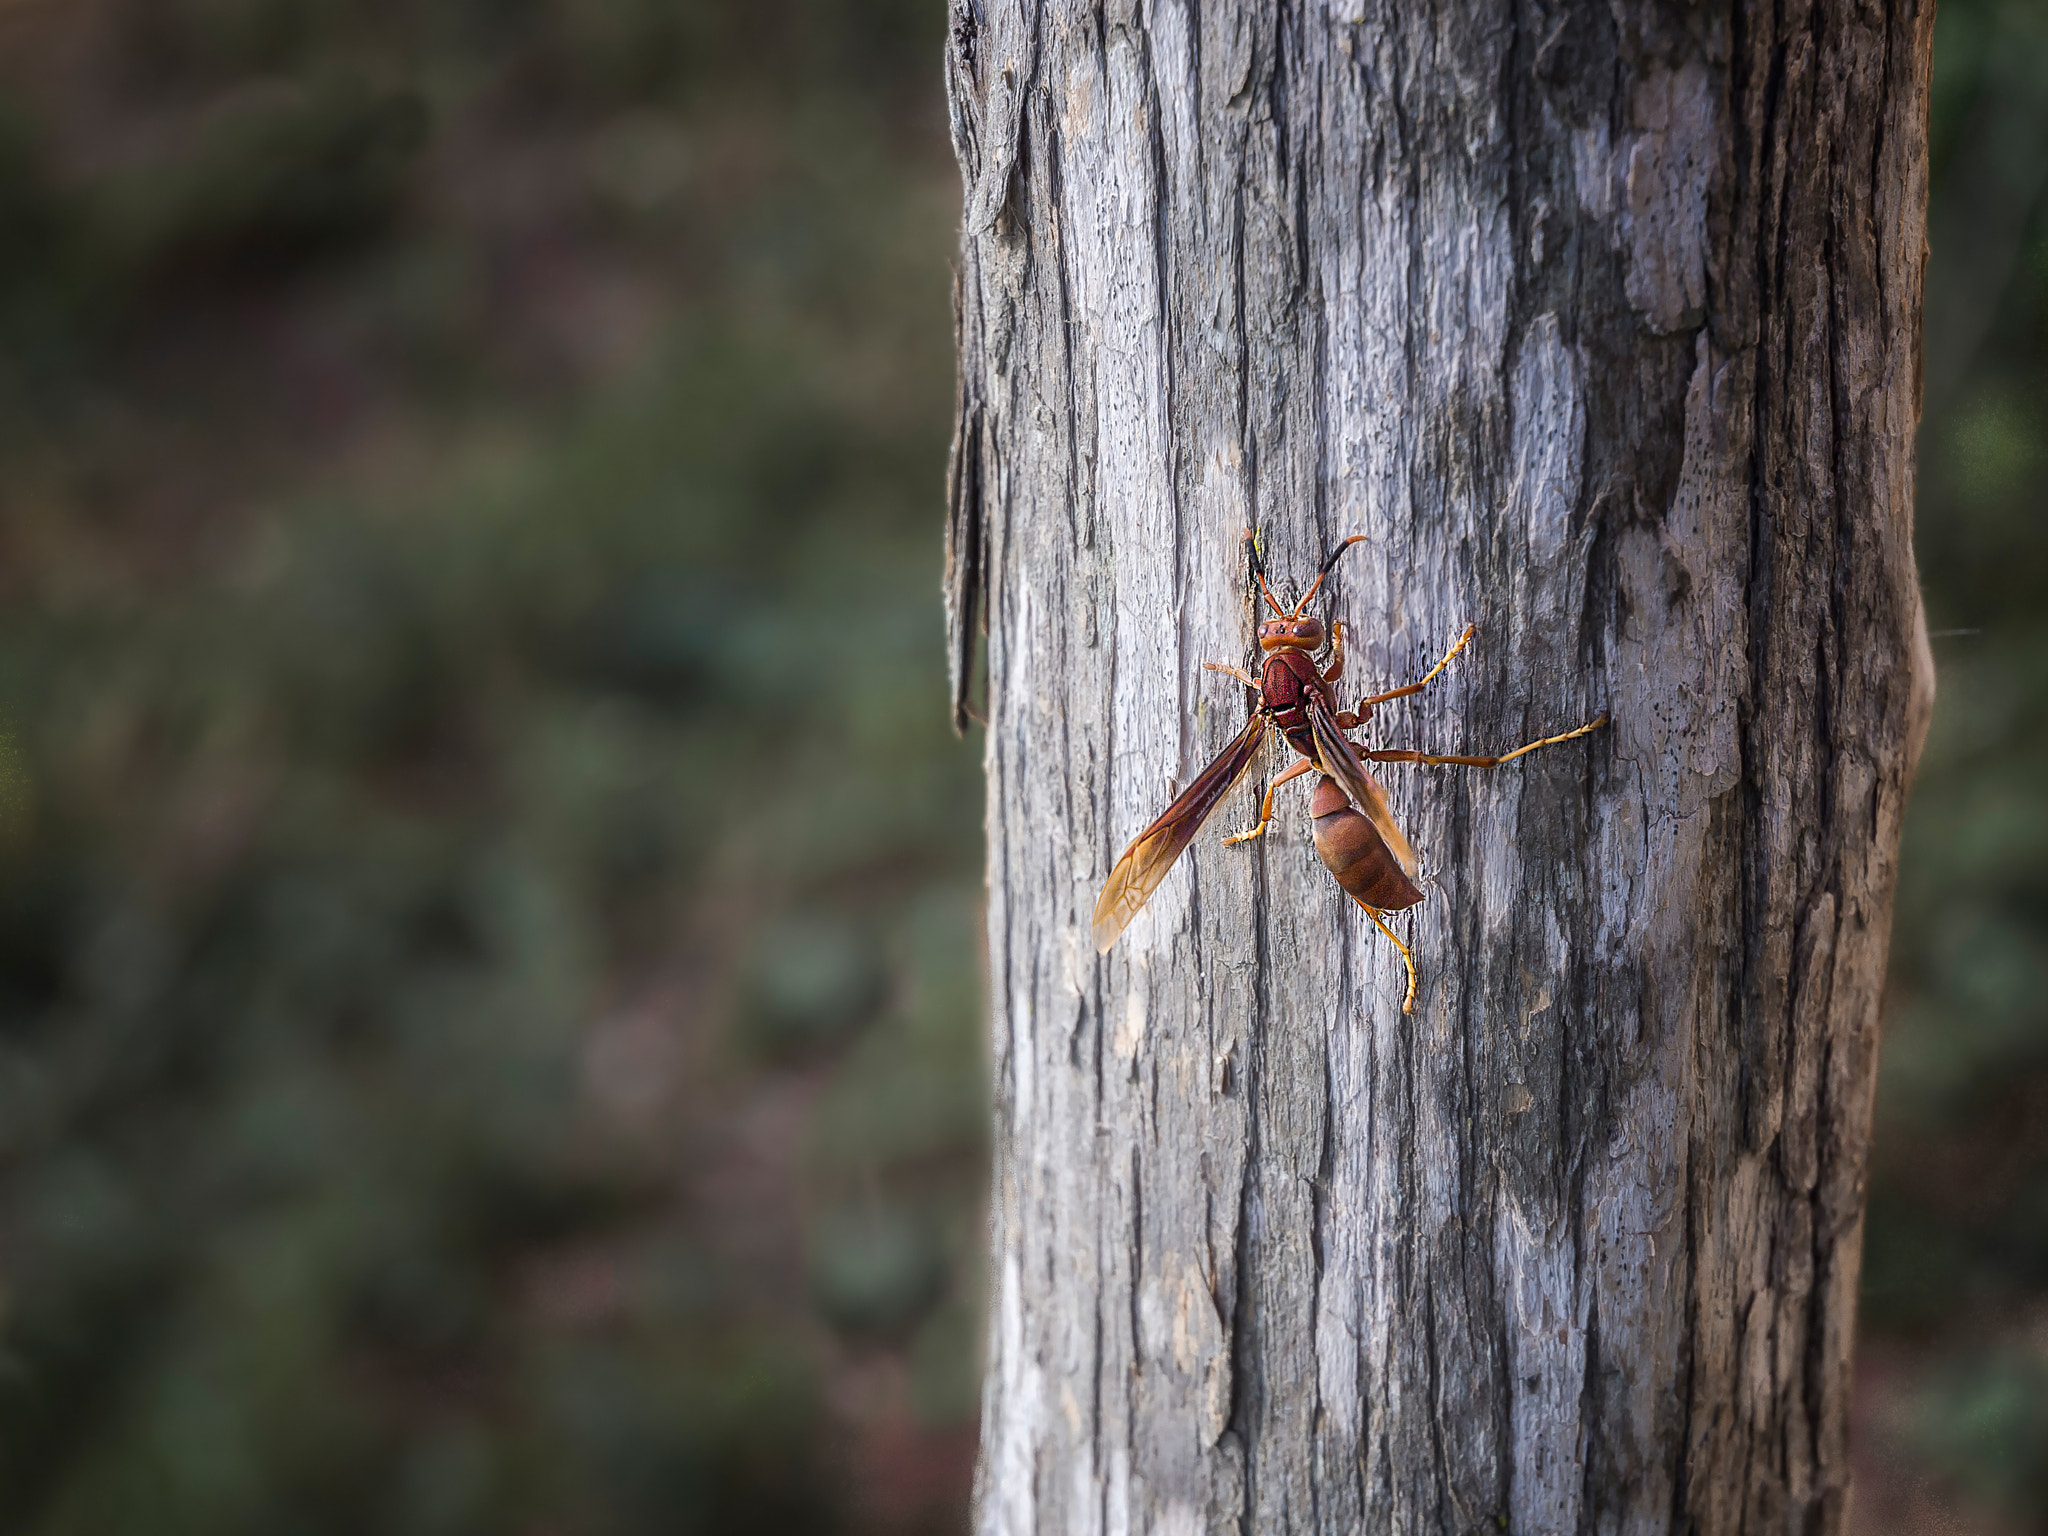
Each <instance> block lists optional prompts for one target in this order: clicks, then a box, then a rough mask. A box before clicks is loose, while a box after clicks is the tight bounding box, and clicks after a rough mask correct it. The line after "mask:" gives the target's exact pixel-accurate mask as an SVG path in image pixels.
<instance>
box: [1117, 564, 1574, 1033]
mask: <svg viewBox="0 0 2048 1536" xmlns="http://www.w3.org/2000/svg"><path fill="white" fill-rule="evenodd" d="M1364 537H1365V536H1364V535H1363V534H1353V535H1352V536H1351V537H1350V538H1348V539H1345V540H1344V541H1343V542H1342V543H1340V544H1339V545H1338V546H1337V547H1336V548H1335V549H1333V550H1331V551H1330V553H1329V556H1328V557H1327V558H1326V559H1325V560H1324V561H1323V564H1322V568H1321V569H1320V570H1319V571H1317V572H1316V579H1315V580H1314V581H1313V582H1311V583H1310V584H1309V588H1308V590H1307V591H1306V592H1304V593H1303V594H1302V595H1301V601H1299V602H1298V603H1296V604H1295V605H1294V606H1293V607H1292V608H1291V609H1290V608H1283V607H1282V606H1281V605H1280V600H1279V599H1278V598H1277V597H1275V596H1274V595H1273V589H1272V587H1271V586H1270V585H1269V584H1268V583H1267V581H1266V569H1265V562H1264V561H1263V560H1261V559H1260V557H1259V548H1258V543H1257V540H1256V539H1255V538H1254V536H1253V535H1252V534H1251V533H1246V535H1245V545H1246V548H1247V549H1248V550H1249V551H1250V553H1251V571H1252V576H1253V577H1254V579H1255V580H1256V581H1257V582H1258V584H1259V590H1260V591H1261V592H1263V593H1264V594H1265V598H1266V602H1267V604H1268V605H1269V606H1270V607H1271V608H1272V610H1273V614H1274V617H1272V618H1270V619H1267V620H1265V621H1263V622H1262V623H1261V624H1260V625H1259V633H1258V639H1259V649H1260V650H1261V651H1262V652H1264V654H1265V658H1266V659H1265V662H1264V663H1263V665H1262V666H1261V667H1260V670H1259V676H1258V677H1257V678H1256V679H1254V678H1253V677H1252V676H1251V675H1250V674H1249V673H1247V672H1245V671H1243V670H1242V669H1241V668H1238V667H1233V666H1227V665H1225V664H1224V663H1222V662H1215V661H1211V662H1205V663H1203V665H1204V666H1205V667H1206V668H1207V669H1208V670H1209V671H1211V672H1224V673H1228V674H1229V675H1230V676H1232V677H1234V678H1236V679H1237V680H1238V681H1239V682H1241V683H1243V684H1244V685H1245V686H1246V687H1247V688H1249V689H1251V690H1252V691H1253V692H1254V693H1255V694H1256V695H1257V696H1258V702H1257V705H1256V706H1255V707H1254V709H1253V711H1252V717H1251V719H1250V720H1249V721H1248V722H1246V724H1245V728H1244V729H1243V730H1242V731H1240V732H1238V734H1237V738H1236V739H1235V740H1234V741H1232V742H1231V743H1230V745H1229V746H1227V747H1225V748H1224V749H1223V750H1222V751H1221V752H1220V753H1218V754H1217V756H1216V759H1215V761H1214V762H1212V763H1210V764H1209V766H1208V767H1206V768H1204V769H1203V770H1202V771H1201V773H1199V774H1198V775H1196V777H1195V781H1194V782H1193V783H1192V784H1190V785H1189V786H1188V787H1187V789H1186V790H1184V791H1183V792H1182V793H1181V795H1180V797H1179V798H1178V799H1176V800H1175V801H1174V802H1173V804H1171V805H1169V806H1168V807H1167V808H1166V810H1165V812H1164V813H1163V814H1162V815H1161V816H1160V818H1159V819H1158V820H1157V821H1155V822H1153V823H1152V825H1151V826H1149V827H1147V828H1146V829H1145V830H1144V831H1142V832H1140V833H1139V834H1138V835H1137V836H1136V837H1135V838H1133V839H1132V840H1131V845H1130V846H1129V847H1128V848H1126V849H1125V850H1124V851H1123V856H1122V857H1121V858H1119V859H1118V860H1117V861H1116V867H1115V868H1114V869H1112V870H1111V871H1110V872H1109V879H1108V880H1107V881H1105V882H1104V883H1103V887H1102V895H1101V897H1100V898H1098V899H1097V901H1096V903H1095V947H1096V949H1097V950H1098V951H1102V952H1107V951H1108V949H1109V948H1110V946H1111V945H1113V944H1115V943H1116V941H1117V937H1118V936H1119V935H1120V934H1121V933H1122V932H1123V931H1124V929H1125V928H1127V927H1128V926H1130V922H1131V919H1132V918H1134V917H1136V916H1137V915H1138V912H1139V910H1140V909H1141V908H1143V907H1144V905H1145V903H1146V902H1147V901H1148V900H1149V899H1150V898H1151V895H1152V893H1153V892H1154V891H1155V890H1157V889H1158V888H1159V882H1160V881H1161V880H1163V879H1165V878H1166V872H1167V870H1169V869H1171V868H1172V867H1173V861H1174V860H1175V859H1177V858H1179V857H1180V856H1181V853H1182V852H1183V851H1184V850H1185V849H1186V848H1187V846H1188V844H1189V843H1190V842H1192V841H1194V836H1195V833H1196V832H1198V831H1200V830H1201V827H1202V824H1203V823H1204V822H1205V821H1207V820H1208V819H1209V816H1210V814H1211V813H1212V812H1213V811H1214V810H1215V809H1216V807H1217V806H1219V805H1221V804H1222V803H1223V800H1224V798H1225V797H1226V796H1227V795H1229V793H1230V792H1231V790H1233V789H1235V788H1236V787H1237V785H1238V783H1239V782H1240V781H1241V780H1242V779H1243V778H1244V776H1245V775H1246V774H1247V773H1249V772H1250V771H1251V766H1252V763H1253V762H1254V761H1255V760H1256V759H1257V757H1258V754H1259V749H1260V748H1261V747H1262V746H1264V745H1265V743H1266V736H1267V733H1268V732H1270V731H1273V730H1276V729H1277V730H1278V731H1279V732H1280V734H1281V735H1282V736H1284V737H1286V739H1287V743H1288V745H1289V746H1291V747H1293V748H1294V749H1295V751H1297V752H1299V753H1300V754H1301V761H1300V762H1297V763H1294V764H1292V765H1290V766H1289V767H1286V768H1283V769H1282V770H1281V771H1280V772H1279V773H1277V774H1276V775H1274V777H1273V780H1272V782H1271V783H1269V784H1268V785H1267V786H1266V794H1265V798H1264V799H1263V800H1262V801H1261V802H1260V805H1259V820H1258V823H1257V825H1255V826H1253V827H1251V828H1250V829H1249V830H1247V831H1244V832H1238V833H1234V834H1233V835H1231V836H1229V837H1226V838H1225V839H1224V840H1223V842H1224V845H1225V846H1226V847H1227V846H1229V845H1230V844H1232V843H1242V842H1247V841H1249V840H1250V839H1252V838H1255V837H1259V836H1262V835H1263V834H1264V833H1265V831H1266V829H1267V827H1269V826H1271V825H1272V821H1273V792H1274V791H1275V790H1277V789H1279V787H1280V786H1281V785H1282V784H1285V783H1286V782H1287V781H1288V780H1289V779H1295V778H1299V777H1300V776H1301V775H1303V774H1305V773H1308V772H1311V771H1317V770H1319V771H1320V772H1321V775H1322V777H1321V778H1320V779H1319V780H1318V781H1317V783H1316V789H1315V796H1314V798H1313V800H1312V801H1311V802H1310V805H1309V814H1310V816H1311V817H1312V819H1313V823H1314V835H1315V845H1316V852H1317V853H1319V854H1320V855H1322V860H1323V863H1324V864H1325V865H1327V866H1328V868H1329V871H1330V873H1331V874H1332V875H1334V876H1335V877H1336V880H1337V883H1338V884H1339V885H1340V886H1342V887H1343V888H1344V890H1345V891H1346V893H1348V894H1349V895H1350V897H1351V899H1352V900H1353V901H1355V902H1357V903H1358V904H1359V905H1360V906H1361V907H1363V908H1364V909H1365V913H1366V916H1368V917H1370V918H1371V919H1372V920H1373V923H1374V924H1375V926H1377V927H1378V928H1379V930H1380V932H1381V933H1384V934H1385V935H1386V936H1387V937H1388V938H1389V939H1391V940H1392V941H1393V944H1394V947H1395V948H1396V949H1398V950H1400V951H1401V958H1402V960H1403V961H1405V962H1406V964H1407V966H1408V994H1407V996H1406V997H1405V998H1403V999H1402V1002H1401V1011H1402V1012H1403V1013H1407V1012H1409V1011H1410V1010H1411V1009H1412V1008H1413V1007H1414V1006H1415V957H1414V955H1413V954H1411V953H1410V952H1409V949H1408V946H1407V945H1406V944H1404V943H1402V942H1401V939H1400V937H1399V935H1397V934H1396V933H1395V932H1394V930H1393V929H1391V928H1389V927H1388V926H1387V923H1386V918H1385V915H1384V914H1386V913H1388V912H1398V911H1400V910H1402V909H1403V908H1406V907H1412V906H1414V905H1415V904H1416V903H1417V902H1419V901H1421V900H1422V892H1421V890H1420V889H1418V888H1417V886H1416V884H1415V875H1416V869H1417V864H1416V858H1415V850H1414V849H1413V848H1411V847H1410V846H1409V845H1408V839H1407V838H1406V837H1404V836H1402V835H1401V829H1400V827H1398V826H1397V825H1395V823H1394V817H1393V813H1392V812H1391V811H1389V810H1388V808H1387V797H1386V794H1385V792H1384V791H1383V790H1381V788H1380V786H1379V784H1378V783H1377V782H1376V781H1375V780H1374V779H1373V776H1372V774H1371V773H1370V772H1369V771H1368V770H1367V769H1366V766H1365V765H1366V763H1367V762H1375V763H1454V764H1459V765H1461V766H1463V767H1467V768H1498V767H1499V766H1500V765H1501V764H1502V763H1506V762H1512V761H1513V760H1514V759H1515V758H1518V757H1520V756H1522V755H1523V754H1524V753H1526V752H1533V751H1535V750H1536V749H1537V748H1538V747H1548V746H1554V745H1556V744H1557V743H1558V742H1561V741H1570V740H1572V739H1573V738H1575V737H1579V736H1584V735H1585V734H1586V733H1587V732H1589V731H1596V730H1598V729H1599V728H1600V727H1601V726H1603V725H1605V724H1606V723H1607V716H1606V715H1604V714H1603V715H1601V716H1600V717H1599V719H1597V720H1594V721H1592V722H1591V723H1590V724H1587V725H1582V726H1580V727H1579V728H1578V729H1577V730H1572V731H1565V732H1564V733H1562V734H1561V735H1557V736H1545V737H1543V738H1542V739H1541V740H1540V741H1532V742H1530V743H1529V744H1528V745H1527V746H1521V747H1517V748H1515V749H1514V751H1512V752H1502V753H1500V754H1499V755H1497V756H1493V757H1454V756H1447V755H1443V754H1440V753H1433V752H1416V751H1411V750H1407V749H1379V748H1362V747H1360V746H1359V745H1358V744H1357V743H1355V742H1353V741H1351V740H1350V739H1349V738H1348V737H1347V736H1345V734H1344V733H1345V732H1346V731H1349V730H1353V729H1355V728H1357V727H1358V726H1360V725H1362V724H1363V723H1364V722H1365V721H1366V719H1367V718H1369V717H1370V716H1371V714H1372V712H1373V710H1374V709H1375V708H1376V707H1377V706H1379V705H1381V704H1386V703H1389V702H1391V701H1392V700H1394V699H1404V698H1407V697H1408V696H1409V695H1411V694H1416V693H1420V692H1421V691H1422V690H1423V689H1424V688H1426V687H1428V686H1429V684H1430V683H1431V682H1432V681H1434V680H1435V678H1436V676H1437V674H1438V673H1440V672H1442V671H1443V669H1444V668H1445V667H1448V666H1449V665H1450V664H1451V662H1452V660H1453V659H1455V658H1456V656H1457V654H1458V653H1459V652H1460V651H1462V650H1464V648H1465V647H1466V645H1468V644H1469V643H1470V642H1471V639H1472V636H1473V634H1474V633H1475V631H1476V626H1474V625H1470V624H1468V625H1466V626H1465V632H1464V633H1463V634H1462V635H1460V636H1459V637H1458V639H1457V641H1456V642H1455V643H1454V644H1453V645H1452V646H1451V648H1450V649H1449V650H1448V651H1446V652H1445V653H1444V656H1443V659H1442V660H1441V661H1439V662H1438V663H1437V664H1436V665H1435V666H1433V667H1431V668H1430V669H1429V670H1428V671H1427V672H1425V673H1424V674H1423V675H1422V678H1421V680H1420V681H1419V682H1413V683H1409V684H1408V685H1407V686H1406V687H1402V688H1390V689H1388V690H1387V691H1386V692H1385V693H1375V694H1372V695H1371V696H1370V697H1367V698H1364V699H1361V700H1359V702H1358V705H1357V707H1356V708H1355V709H1348V710H1347V709H1340V708H1339V707H1338V704H1337V693H1336V689H1335V688H1334V687H1332V684H1334V683H1335V682H1336V681H1337V680H1338V679H1339V678H1341V677H1342V676H1343V675H1344V626H1343V624H1341V623H1337V624H1334V625H1332V626H1331V628H1330V630H1329V631H1328V637H1329V642H1330V662H1329V665H1328V667H1326V668H1324V667H1318V666H1317V664H1316V660H1315V653H1316V652H1317V651H1320V650H1321V649H1322V648H1323V644H1324V639H1325V630H1324V627H1323V624H1322V621H1321V620H1319V619H1314V618H1310V617H1308V616H1306V614H1305V613H1304V610H1305V609H1306V608H1307V607H1308V604H1309V600H1310V599H1311V598H1313V597H1314V596H1315V595H1316V593H1317V592H1318V591H1319V590H1321V588H1322V585H1323V581H1324V579H1325V578H1326V577H1328V576H1329V574H1330V571H1331V569H1332V568H1333V567H1334V566H1335V565H1336V564H1337V560H1338V558H1339V557H1340V556H1341V555H1342V554H1343V553H1344V551H1345V550H1347V549H1349V548H1350V547H1351V546H1352V545H1353V544H1357V543H1360V542H1362V541H1363V539H1364Z"/></svg>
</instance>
